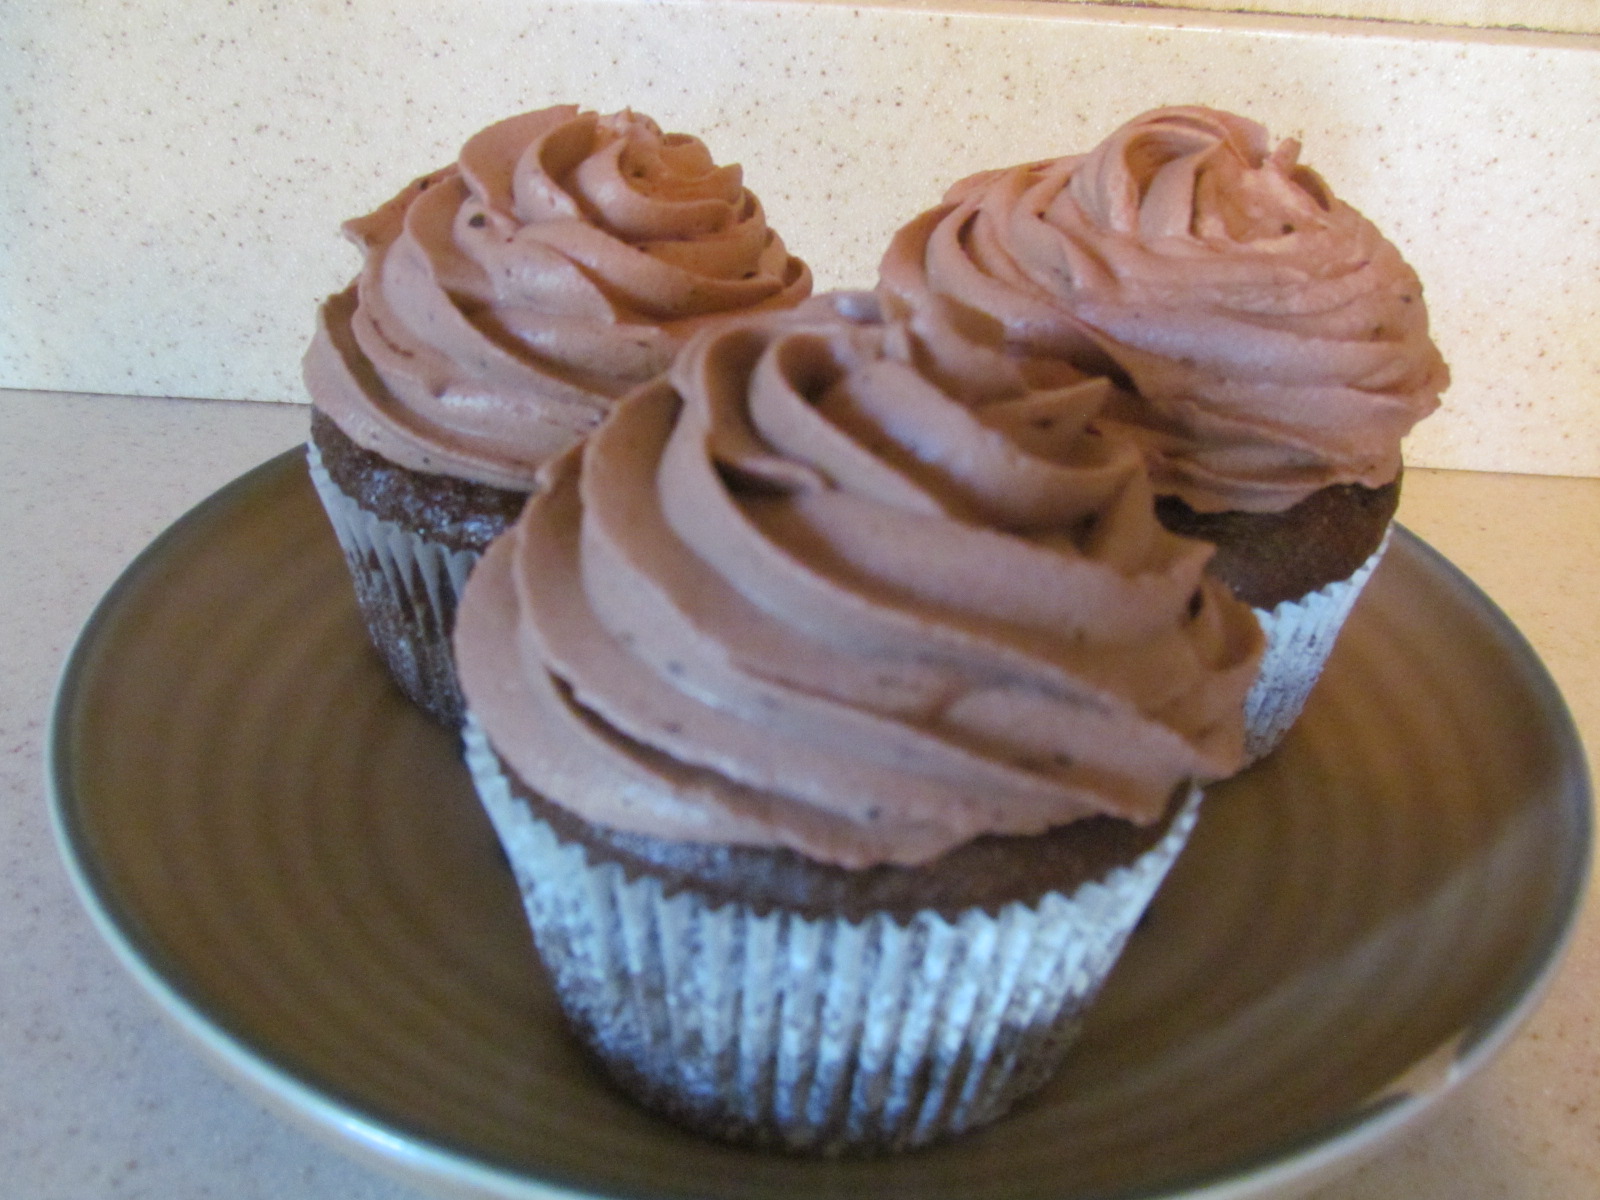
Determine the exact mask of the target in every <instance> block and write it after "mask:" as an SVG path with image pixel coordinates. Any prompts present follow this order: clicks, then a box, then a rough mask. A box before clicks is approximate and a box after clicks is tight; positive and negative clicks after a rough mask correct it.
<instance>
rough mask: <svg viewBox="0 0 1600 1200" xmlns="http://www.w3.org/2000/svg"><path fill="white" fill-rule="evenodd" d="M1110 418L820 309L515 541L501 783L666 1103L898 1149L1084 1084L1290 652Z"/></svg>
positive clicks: (638, 410)
mask: <svg viewBox="0 0 1600 1200" xmlns="http://www.w3.org/2000/svg"><path fill="white" fill-rule="evenodd" d="M1056 375H1057V382H1058V384H1061V383H1062V380H1061V378H1060V375H1061V373H1060V372H1059V371H1058V372H1056ZM1106 395H1107V389H1106V386H1105V384H1104V381H1101V380H1092V379H1090V380H1082V379H1079V378H1077V377H1076V375H1075V374H1074V375H1073V379H1072V381H1068V382H1064V384H1063V385H1061V386H1051V387H1045V388H1039V387H1034V386H1030V383H1029V381H1028V380H1027V379H1025V378H1024V376H1023V373H1022V372H1021V370H1020V369H1019V367H1018V365H1017V364H1016V363H1014V362H1012V361H1011V360H1010V359H1009V358H1007V357H1006V356H1005V355H1004V354H1002V353H1000V352H999V350H998V348H995V349H993V350H992V351H987V352H985V351H984V350H983V349H982V348H974V347H971V346H965V347H962V348H959V349H958V351H957V352H956V353H954V354H950V355H945V354H942V353H941V352H940V351H939V350H938V348H935V347H929V346H927V345H924V344H922V343H920V342H919V341H918V339H917V338H915V337H914V336H913V335H912V334H911V332H910V331H909V330H908V329H906V328H905V327H903V326H897V325H893V324H890V323H886V322H884V321H883V320H881V319H880V318H879V316H878V314H877V312H876V305H875V303H873V302H872V300H871V298H870V297H863V296H860V295H848V296H839V297H826V298H819V299H818V300H814V301H812V302H810V303H809V304H807V305H804V306H802V307H801V308H800V309H798V310H796V311H794V312H791V313H781V314H770V315H766V316H761V317H750V318H741V319H738V320H734V321H730V322H727V323H725V324H723V325H721V326H719V327H718V328H716V329H711V330H706V331H703V332H702V333H700V334H699V335H697V336H696V338H695V339H694V340H692V341H691V343H690V344H689V346H688V347H687V348H686V350H685V351H684V352H683V354H682V355H681V356H680V357H679V358H678V360H677V361H676V363H675V364H674V366H673V367H672V369H671V371H670V372H669V374H668V375H667V376H666V377H665V378H663V379H661V380H658V381H656V382H653V383H651V384H648V385H646V386H644V387H642V388H640V389H639V390H637V391H635V392H634V393H633V394H631V395H630V396H629V397H627V398H626V399H625V400H623V401H622V402H621V403H620V404H619V405H618V406H617V408H616V409H615V410H614V412H613V413H612V415H611V416H610V417H609V418H608V419H607V421H606V422H605V423H604V424H603V425H602V426H601V427H600V429H599V430H597V431H596V433H595V434H593V435H592V436H591V438H590V439H589V440H588V441H587V442H586V443H585V444H584V446H583V447H582V448H581V449H578V450H574V451H570V452H568V453H567V454H565V455H563V456H562V458H561V459H560V460H559V461H558V462H557V463H556V464H555V465H554V466H553V467H552V469H551V471H550V473H549V476H548V483H547V487H546V488H545V489H544V490H542V491H541V492H540V493H539V494H538V495H536V496H535V497H534V498H533V500H532V501H531V502H530V503H529V505H528V506H527V508H526V509H525V510H524V512H523V514H522V516H521V517H520V519H519V520H518V522H517V524H516V525H515V526H514V527H513V529H512V530H511V532H510V533H508V534H507V535H506V536H505V537H503V538H501V539H499V540H498V541H497V542H496V543H495V544H494V545H493V546H491V547H490V549H489V551H488V553H487V554H486V555H485V557H484V559H483V561H482V563H481V564H480V565H479V567H478V569H477V571H476V572H475V573H474V575H473V577H472V580H471V581H470V582H469V584H468V586H467V590H466V596H465V599H464V601H463V605H462V608H461V612H460V620H459V624H458V627H457V631H456V649H457V660H458V663H459V666H460V670H461V678H462V683H463V688H464V691H465V694H466V697H467V702H468V710H469V715H468V720H467V726H466V744H467V760H468V764H469V766H470V767H471V769H472V772H473V776H474V779H475V781H476V783H477V786H478V789H479V793H480V795H481V797H482V799H483V802H484V804H485V807H486V808H487V810H488V812H489V814H490V816H491V818H492V819H493V821H494V823H495V826H496V829H497V831H498V832H499V835H500V838H501V841H502V844H503V845H504V846H505V847H506V850H507V852H508V855H509V857H510V859H511V861H512V863H513V866H514V867H515V869H516V873H517V877H518V880H519V882H520V884H521V887H522V891H523V895H524V900H525V902H526V907H527V910H528V915H529V920H530V924H531V926H532V929H533V933H534V937H535V939H536V941H537V944H538V946H539V950H540V953H541V955H542V957H543V959H544V961H545V964H546V966H547V967H548V969H549V971H550V974H551V977H552V979H553V980H554V983H555V986H556V989H557V992H558V994H559V995H560V998H561V1001H562V1004H563V1007H564V1009H565V1011H566V1013H567V1015H568V1017H569V1018H570V1020H571V1023H572V1025H573V1027H574V1028H575V1030H576V1031H577V1032H578V1034H579V1035H580V1036H581V1037H582V1038H583V1040H584V1041H585V1042H586V1044H587V1045H588V1046H589V1047H590V1048H591V1049H592V1050H593V1052H594V1053H595V1055H596V1056H597V1057H598V1059H599V1060H600V1062H601V1063H603V1064H604V1066H605V1067H606V1068H607V1069H608V1070H609V1071H610V1073H611V1074H612V1075H613V1076H614V1077H615V1078H616V1079H617V1080H618V1081H619V1082H620V1083H621V1084H622V1085H623V1086H624V1087H625V1088H627V1089H628V1090H630V1091H631V1092H632V1093H633V1094H635V1095H636V1096H638V1097H639V1098H640V1099H642V1100H643V1101H644V1102H645V1103H647V1104H649V1105H651V1106H652V1107H654V1108H656V1109H658V1110H660V1111H662V1112H665V1113H667V1114H669V1115H671V1116H672V1117H674V1118H676V1119H677V1120H679V1121H682V1122H684V1123H686V1124H688V1125H690V1126H692V1127H694V1128H696V1129H700V1130H703V1131H705V1132H708V1133H711V1134H713V1135H716V1136H720V1137H726V1138H731V1139H735V1140H740V1141H747V1142H754V1143H758V1144H766V1145H776V1146H781V1147H786V1148H789V1149H795V1150H807V1151H821V1152H835V1151H841V1150H861V1149H886V1148H888V1149H893V1148H901V1147H906V1146H911V1145H917V1144H921V1143H924V1142H928V1141H932V1140H935V1139H938V1138H942V1137H946V1136H950V1135H953V1134H955V1133H958V1132H960V1131H961V1130H963V1129H967V1128H970V1127H972V1126H974V1125H978V1124H981V1123H983V1122H986V1121H989V1120H992V1119H994V1118H996V1117H997V1116H999V1115H1000V1114H1001V1113H1003V1112H1004V1111H1005V1110H1006V1109H1007V1108H1008V1107H1009V1106H1010V1105H1011V1104H1012V1103H1013V1102H1014V1101H1015V1100H1016V1099H1017V1098H1018V1097H1019V1096H1021V1095H1024V1094H1026V1093H1027V1092H1028V1091H1030V1090H1031V1089H1033V1088H1035V1087H1037V1086H1038V1085H1039V1084H1040V1083H1041V1082H1042V1081H1043V1080H1044V1079H1045V1078H1046V1077H1048V1075H1049V1074H1050V1073H1051V1071H1052V1070H1053V1068H1054V1067H1055V1065H1056V1063H1057V1062H1058V1061H1059V1059H1060V1056H1061V1054H1062V1053H1063V1052H1064V1050H1065V1047H1066V1046H1067V1044H1068V1042H1069V1041H1070V1039H1071V1037H1072V1034H1073V1031H1074V1029H1075V1027H1076V1023H1077V1021H1078V1018H1079V1016H1080V1014H1081V1013H1082V1011H1083V1009H1084V1007H1085V1006H1086V1005H1087V1004H1088V1003H1089V1002H1090V1000H1091V999H1092V997H1093V996H1094V995H1095V993H1096V991H1097V990H1098V989H1099V987H1100V985H1101V983H1102V981H1103V980H1104V979H1105V977H1106V975H1107V973H1108V972H1109V971H1110V969H1111V966H1112V964H1113V962H1114V961H1115V959H1116V957H1117V955H1118V953H1119V952H1120V950H1121V947H1122V946H1123V944H1124V941H1125V940H1126V938H1127V937H1128V935H1129V933H1130V932H1131V930H1132V929H1133V927H1134V925H1135V923H1136V922H1137V920H1138V918H1139V916H1140V914H1141V913H1142V912H1143V910H1144V908H1145V906H1146V904H1147V903H1148V901H1149V899H1150V897H1151V895H1152V894H1153V893H1154V891H1155V889H1156V888H1157V886H1158V885H1159V883H1160V881H1161V879H1162V877H1163V876H1164V875H1165V873H1166V871H1167V869H1168V868H1169V867H1170V865H1171V863H1172V862H1173V860H1174V859H1175V857H1176V856H1177V854H1178V852H1179V851H1180V849H1181V848H1182V846H1183V844H1184V841H1185V839H1186V838H1187V836H1188V833H1189V830H1190V829H1191V828H1192V826H1193V823H1194V821H1195V819H1196V814H1197V806H1198V804H1199V796H1200V792H1199V787H1198V785H1199V784H1200V783H1203V782H1204V781H1206V780H1208V779H1212V778H1217V777H1220V776H1223V775H1226V774H1229V773H1230V772H1232V771H1233V770H1235V769H1237V767H1238V766H1239V764H1240V762H1241V761H1242V757H1243V715H1242V709H1243V699H1244V695H1245V693H1246V691H1247V690H1248V688H1249V686H1250V683H1251V681H1252V680H1253V679H1254V676H1255V669H1256V662H1257V659H1258V656H1259V654H1260V649H1261V635H1260V631H1259V629H1258V628H1257V626H1256V624H1255V621H1254V619H1253V618H1252V616H1251V615H1250V611H1249V609H1248V608H1247V607H1246V606H1244V605H1243V604H1241V603H1239V602H1238V601H1236V600H1234V599H1233V598H1232V597H1231V596H1230V595H1229V594H1228V591H1227V589H1226V588H1225V587H1223V586H1222V585H1221V584H1220V583H1218V582H1217V581H1215V580H1213V579H1211V578H1210V577H1208V576H1207V575H1206V573H1205V567H1206V563H1207V561H1208V559H1209V558H1210V556H1211V553H1212V551H1211V548H1210V547H1209V546H1208V545H1206V544H1204V543H1200V542H1195V541H1191V540H1188V539H1184V538H1180V537H1177V536H1175V535H1173V534H1170V533H1168V532H1166V531H1165V530H1163V529H1162V528H1161V526H1160V524H1159V523H1158V522H1157V520H1156V517H1155V512H1154V499H1153V496H1152V494H1151V492H1150V488H1149V483H1148V479H1147V476H1146V474H1145V470H1144V466H1143V463H1142V460H1141V457H1140V454H1139V451H1138V449H1137V447H1136V446H1135V444H1134V443H1133V442H1131V441H1129V440H1127V439H1125V438H1122V437H1120V436H1117V435H1113V434H1106V433H1101V432H1099V431H1097V430H1096V429H1095V428H1094V427H1093V425H1092V423H1091V422H1092V418H1093V417H1094V416H1095V415H1096V413H1097V412H1098V411H1099V409H1100V407H1101V405H1102V403H1103V402H1104V400H1105V398H1106Z"/></svg>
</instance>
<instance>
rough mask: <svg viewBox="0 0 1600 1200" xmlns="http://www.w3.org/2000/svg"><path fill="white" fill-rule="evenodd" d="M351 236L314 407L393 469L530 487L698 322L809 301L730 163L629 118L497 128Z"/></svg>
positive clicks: (355, 225) (515, 121)
mask: <svg viewBox="0 0 1600 1200" xmlns="http://www.w3.org/2000/svg"><path fill="white" fill-rule="evenodd" d="M344 229H345V233H346V235H347V236H348V237H349V238H350V240H352V241H353V242H355V243H356V245H357V246H359V247H360V248H361V250H362V253H363V256H364V264H363V266H362V269H361V271H360V274H359V275H358V277H357V279H356V280H355V282H354V283H353V284H352V285H351V287H350V288H349V289H347V290H346V291H344V292H342V293H340V294H338V295H336V296H333V297H331V298H330V299H329V300H328V301H327V302H326V303H325V304H324V305H323V306H322V308H321V310H320V312H319V316H318V328H317V333H316V337H315V339H314V341H313V343H312V346H311V348H310V350H309V351H308V353H307V355H306V361H305V378H306V384H307V387H308V390H309V391H310V393H311V396H312V399H313V402H314V403H316V404H317V406H318V407H319V408H321V409H323V411H325V412H326V413H327V414H328V415H329V416H330V417H331V418H332V419H333V420H334V421H335V422H336V423H337V424H338V425H339V427H340V428H341V429H342V430H343V431H344V432H345V433H346V434H347V435H348V436H349V437H350V438H351V439H352V440H354V441H355V442H356V443H357V444H359V445H361V446H363V447H364V448H366V449H368V450H372V451H374V452H376V453H379V454H382V455H383V456H384V457H385V458H387V459H389V460H390V461H392V462H395V463H397V464H399V465H400V466H404V467H407V468H410V469H412V470H418V471H424V472H429V473H433V474H444V475H452V476H456V477H458V478H462V479H468V480H471V481H473V482H476V483H485V484H489V485H491V486H495V487H501V488H507V489H511V490H518V491H528V490H530V489H531V488H532V487H533V485H534V479H535V473H536V472H537V470H538V467H539V466H540V464H541V463H543V462H544V461H546V460H547V459H549V458H550V457H551V456H553V455H554V454H557V453H559V452H560V451H561V450H562V449H564V448H565V447H566V446H569V445H571V444H572V443H574V442H575V441H577V440H578V439H579V438H580V437H582V436H583V435H584V434H585V433H587V432H588V431H589V430H590V429H591V428H593V427H594V425H595V424H596V423H597V422H598V421H599V420H600V418H601V416H603V414H604V413H605V412H606V411H607V409H608V408H609V407H610V405H611V403H612V401H613V400H614V399H615V398H616V397H617V396H619V395H621V394H622V393H623V392H625V391H627V390H628V389H629V388H631V387H633V386H634V385H636V384H638V383H640V382H642V381H643V380H645V379H648V378H650V377H651V376H652V375H654V374H656V373H658V372H659V371H661V370H663V369H664V368H665V367H666V365H667V363H668V362H669V361H670V360H671V357H672V355H673V353H674V352H675V351H676V349H677V348H678V346H679V345H681V344H682V342H683V341H684V339H685V338H686V337H687V336H688V335H689V333H690V332H691V331H692V330H693V329H694V328H696V327H697V326H698V325H700V324H702V323H704V322H705V321H706V320H709V319H713V318H716V317H718V316H721V315H723V314H726V313H728V312H733V311H741V310H749V309H761V308H766V307H784V306H788V305H792V304H795V303H797V302H798V301H800V300H801V299H803V298H804V297H805V296H806V295H807V294H809V292H810V290H811V275H810V271H809V269H808V268H807V267H806V265H805V264H804V263H803V262H801V261H800V260H799V259H797V258H795V257H793V256H792V255H790V254H789V253H788V251H787V250H786V248H785V247H784V244H783V242H782V240H781V239H780V238H779V237H778V235H777V234H776V233H775V232H774V231H773V230H772V229H770V228H769V227H768V225H767V223H766V218H765V215H764V213H763V211H762V208H761V204H760V202H759V201H758V200H757V198H756V197H755V196H754V194H753V193H751V192H750V191H749V190H748V189H747V188H745V186H744V184H743V177H742V173H741V172H740V169H739V168H738V167H737V166H719V165H717V164H716V163H715V162H714V161H713V160H712V158H711V155H710V153H709V151H707V149H706V147H705V146H704V144H703V143H701V142H700V141H699V139H697V138H694V137H691V136H688V135H686V134H676V133H663V132H662V131H661V130H660V129H659V128H658V127H657V126H656V124H655V122H653V121H652V120H650V118H648V117H645V116H642V115H639V114H636V113H633V112H629V111H624V112H620V113H615V114H611V115H608V116H601V115H598V114H596V113H593V112H586V111H582V110H579V109H578V108H576V107H574V106H570V105H564V106H558V107H554V108H548V109H543V110H540V111H537V112H530V113H524V114H522V115H520V116H516V117H511V118H509V119H507V120H504V121H500V122H498V123H496V124H494V125H491V126H489V127H488V128H487V129H485V130H483V131H482V132H480V133H478V134H476V135H474V136H473V137H472V138H471V139H469V140H468V141H467V143H466V144H465V146H463V147H462V150H461V152H460V155H459V157H458V159H457V161H456V162H455V163H454V164H452V165H451V166H449V167H446V168H444V169H442V170H440V171H436V172H434V173H432V174H430V175H426V176H424V177H422V178H421V179H418V180H417V181H415V182H414V183H412V184H411V185H409V186H408V187H406V188H405V189H404V190H403V191H401V192H400V194H399V195H397V196H395V197H394V198H393V199H392V200H390V201H388V202H387V203H386V204H384V205H383V206H382V207H380V208H379V209H377V210H376V211H375V212H373V213H370V214H368V215H367V216H364V217H360V218H357V219H355V220H352V221H349V222H347V223H346V225H345V227H344Z"/></svg>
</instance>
